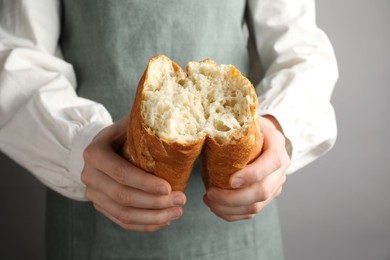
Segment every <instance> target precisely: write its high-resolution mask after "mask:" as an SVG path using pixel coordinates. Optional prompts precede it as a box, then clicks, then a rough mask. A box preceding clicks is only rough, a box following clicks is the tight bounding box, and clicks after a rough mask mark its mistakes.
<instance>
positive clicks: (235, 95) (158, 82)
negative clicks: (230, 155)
mask: <svg viewBox="0 0 390 260" xmlns="http://www.w3.org/2000/svg"><path fill="white" fill-rule="evenodd" d="M149 66H150V67H149V68H148V77H147V80H146V81H145V83H144V90H143V96H142V113H143V115H144V118H145V124H146V127H147V128H148V129H149V131H151V132H153V133H154V134H155V135H156V136H158V137H159V138H161V139H163V140H165V141H167V142H180V143H183V144H188V143H192V142H194V141H197V140H199V139H201V138H202V137H204V136H205V135H207V136H209V137H211V138H213V139H214V140H215V141H216V142H217V143H219V144H224V143H228V142H230V140H231V139H232V137H233V136H234V137H237V138H239V137H240V136H241V135H244V134H245V130H246V126H247V125H249V124H250V123H252V122H253V120H254V118H256V116H255V110H254V109H253V107H254V104H253V102H254V100H253V98H252V97H253V96H254V95H255V94H254V93H253V92H254V90H253V86H252V85H251V83H250V82H249V80H247V79H246V78H245V77H237V75H235V73H236V72H237V70H236V69H235V68H234V67H233V66H231V65H219V64H216V63H215V62H213V61H211V60H204V61H202V62H190V63H189V64H187V73H188V75H187V74H186V73H185V72H184V71H182V70H180V69H179V70H175V69H174V67H173V66H172V61H171V60H170V59H168V58H165V57H164V56H161V57H159V58H158V59H157V60H155V61H154V62H153V63H151V64H150V65H149ZM256 105H257V104H256Z"/></svg>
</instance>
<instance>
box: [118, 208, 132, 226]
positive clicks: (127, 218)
mask: <svg viewBox="0 0 390 260" xmlns="http://www.w3.org/2000/svg"><path fill="white" fill-rule="evenodd" d="M115 218H116V219H117V220H118V221H119V222H120V223H122V224H131V223H132V219H131V215H129V214H127V212H126V211H125V210H119V211H118V212H117V213H116V214H115Z"/></svg>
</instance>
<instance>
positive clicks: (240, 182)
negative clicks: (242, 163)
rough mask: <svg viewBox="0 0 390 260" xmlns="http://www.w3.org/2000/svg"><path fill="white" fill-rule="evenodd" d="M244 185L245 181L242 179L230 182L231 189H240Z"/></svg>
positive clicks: (237, 178)
mask: <svg viewBox="0 0 390 260" xmlns="http://www.w3.org/2000/svg"><path fill="white" fill-rule="evenodd" d="M244 183H245V180H244V179H243V178H239V177H236V178H234V179H233V180H232V188H235V189H236V188H240V187H241V186H242V185H244Z"/></svg>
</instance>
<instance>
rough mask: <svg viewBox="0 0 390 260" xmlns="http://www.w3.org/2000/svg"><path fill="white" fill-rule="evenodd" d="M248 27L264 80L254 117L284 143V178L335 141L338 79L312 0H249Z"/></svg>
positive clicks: (260, 85)
mask: <svg viewBox="0 0 390 260" xmlns="http://www.w3.org/2000/svg"><path fill="white" fill-rule="evenodd" d="M248 12H249V13H248V15H249V22H248V27H249V31H250V33H251V34H252V35H254V40H255V46H256V49H257V52H258V56H259V57H260V60H261V64H262V66H263V68H264V71H265V75H264V78H263V79H262V80H261V81H260V83H259V85H258V86H257V89H258V91H259V92H258V93H259V109H258V113H259V114H262V115H264V114H269V115H272V116H274V117H275V118H276V119H277V120H278V121H279V123H280V125H281V126H282V128H283V131H284V133H285V135H286V137H287V138H288V139H289V141H290V143H288V145H287V146H288V147H287V148H288V150H289V152H290V156H291V166H290V168H289V169H288V173H292V172H294V171H296V170H298V169H299V168H301V167H303V166H305V165H307V164H308V163H310V162H312V161H313V160H315V159H316V158H318V157H319V156H321V155H323V154H324V153H325V152H327V151H328V150H329V149H330V148H331V147H332V146H333V145H334V142H335V140H336V136H337V128H336V119H335V115H334V110H333V107H332V105H331V104H330V97H331V94H332V91H333V88H334V85H335V83H336V80H337V78H338V69H337V63H336V59H335V55H334V52H333V49H332V46H331V44H330V42H329V40H328V38H327V36H326V35H325V34H324V32H323V31H321V30H320V29H319V28H318V27H317V25H316V22H315V5H314V1H313V0H297V1H290V0H250V1H249V8H248Z"/></svg>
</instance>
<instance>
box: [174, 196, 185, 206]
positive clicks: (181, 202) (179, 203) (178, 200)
mask: <svg viewBox="0 0 390 260" xmlns="http://www.w3.org/2000/svg"><path fill="white" fill-rule="evenodd" d="M184 203H185V200H184V198H183V196H181V195H176V196H175V197H173V204H174V205H176V206H183V205H184Z"/></svg>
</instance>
